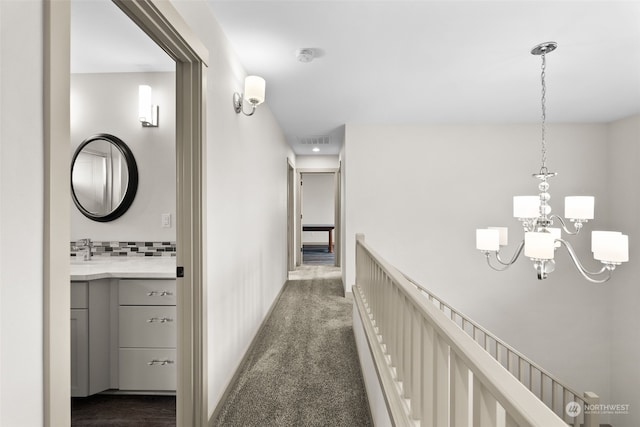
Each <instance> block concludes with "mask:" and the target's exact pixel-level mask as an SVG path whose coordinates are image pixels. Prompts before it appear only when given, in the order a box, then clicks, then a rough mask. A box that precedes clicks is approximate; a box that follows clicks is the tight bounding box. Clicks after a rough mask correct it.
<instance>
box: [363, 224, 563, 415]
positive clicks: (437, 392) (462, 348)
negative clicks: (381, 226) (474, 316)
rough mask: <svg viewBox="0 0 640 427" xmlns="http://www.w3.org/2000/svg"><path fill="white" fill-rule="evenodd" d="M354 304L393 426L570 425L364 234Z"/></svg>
mask: <svg viewBox="0 0 640 427" xmlns="http://www.w3.org/2000/svg"><path fill="white" fill-rule="evenodd" d="M354 300H355V303H356V306H357V307H358V311H359V313H360V316H361V319H362V321H363V325H364V326H365V333H366V335H367V338H368V342H369V346H370V348H371V349H372V354H373V356H374V362H375V365H376V369H377V371H378V375H379V377H380V379H381V383H382V387H383V390H384V394H385V396H386V399H387V406H388V408H389V410H390V413H391V417H392V420H393V422H394V423H395V424H396V425H411V424H414V423H415V422H419V423H420V425H421V426H430V425H434V426H442V425H465V426H468V425H469V423H470V422H471V424H472V425H474V426H485V425H487V426H495V425H498V423H499V421H498V420H499V419H501V418H502V423H504V425H506V426H515V425H519V426H545V427H554V426H558V427H560V426H562V427H564V426H566V424H565V422H564V421H563V420H562V419H561V418H559V417H558V416H557V415H556V414H555V413H554V412H553V411H552V410H551V409H549V408H548V407H547V406H546V405H545V404H544V403H543V402H542V401H540V400H539V399H537V398H536V396H534V395H533V394H532V393H531V392H530V391H529V390H528V389H527V388H526V387H525V386H524V385H523V384H521V383H520V382H519V381H518V380H517V379H516V378H514V377H513V375H511V374H510V373H509V372H508V371H507V370H505V369H504V367H503V366H502V365H501V364H500V363H499V362H498V361H497V360H496V359H495V358H493V357H492V356H491V355H490V354H488V353H487V352H486V351H484V350H483V349H482V348H479V346H478V344H477V342H476V341H475V340H473V339H472V338H471V337H470V336H468V335H467V334H466V333H465V332H464V331H463V330H461V329H460V328H459V327H458V326H456V325H455V324H454V323H452V322H451V320H450V319H449V318H448V317H447V316H446V315H445V314H444V313H443V312H442V311H440V310H439V309H438V308H436V307H435V306H434V305H433V303H431V302H429V300H428V299H426V298H424V296H423V295H422V294H421V293H420V291H419V290H418V289H417V288H416V287H415V286H414V285H413V284H412V283H411V282H410V281H409V280H408V279H407V278H406V277H405V276H404V275H403V274H402V273H400V272H399V271H398V270H397V269H396V268H395V267H393V266H392V265H390V264H389V263H387V262H386V261H385V260H384V259H382V258H381V257H380V256H379V255H378V254H377V253H375V251H374V250H373V249H372V248H371V247H369V246H368V245H367V244H366V243H365V242H364V236H362V235H358V236H357V239H356V284H355V286H354ZM374 349H375V350H374ZM470 408H471V409H470Z"/></svg>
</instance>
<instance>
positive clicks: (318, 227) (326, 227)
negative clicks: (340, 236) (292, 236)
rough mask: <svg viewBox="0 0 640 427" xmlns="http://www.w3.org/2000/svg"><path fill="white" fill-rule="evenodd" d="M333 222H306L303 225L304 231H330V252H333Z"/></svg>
mask: <svg viewBox="0 0 640 427" xmlns="http://www.w3.org/2000/svg"><path fill="white" fill-rule="evenodd" d="M334 228H335V226H334V225H333V224H306V225H303V226H302V231H328V232H329V252H330V253H331V252H333V229H334Z"/></svg>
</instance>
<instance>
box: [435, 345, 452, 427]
mask: <svg viewBox="0 0 640 427" xmlns="http://www.w3.org/2000/svg"><path fill="white" fill-rule="evenodd" d="M435 357H436V372H435V374H436V408H435V409H436V425H437V426H446V425H448V424H449V345H448V344H447V343H446V342H445V341H444V340H443V339H442V338H441V337H440V336H438V335H436V339H435Z"/></svg>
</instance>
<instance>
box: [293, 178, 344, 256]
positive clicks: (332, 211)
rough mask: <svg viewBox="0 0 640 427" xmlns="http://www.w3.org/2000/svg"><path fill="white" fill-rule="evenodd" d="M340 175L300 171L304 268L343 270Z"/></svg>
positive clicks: (300, 240)
mask: <svg viewBox="0 0 640 427" xmlns="http://www.w3.org/2000/svg"><path fill="white" fill-rule="evenodd" d="M338 177H339V174H338V171H334V170H332V171H304V170H301V171H300V192H299V195H300V197H299V199H298V200H299V203H298V206H299V209H300V215H299V216H298V218H300V239H299V243H300V244H299V248H300V264H302V265H328V266H339V256H338V254H337V253H336V252H337V251H336V248H337V247H338V244H337V242H336V241H337V240H338V236H339V232H340V229H339V199H338V188H339V187H338Z"/></svg>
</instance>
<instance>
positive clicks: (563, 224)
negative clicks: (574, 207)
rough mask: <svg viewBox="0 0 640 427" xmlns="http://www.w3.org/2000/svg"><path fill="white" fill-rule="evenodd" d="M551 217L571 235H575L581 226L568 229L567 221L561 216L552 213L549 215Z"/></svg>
mask: <svg viewBox="0 0 640 427" xmlns="http://www.w3.org/2000/svg"><path fill="white" fill-rule="evenodd" d="M551 219H557V220H558V221H559V222H560V225H561V226H562V229H563V230H564V232H565V233H567V234H569V235H571V236H575V235H576V234H578V233H580V230H582V227H576V228H575V229H574V230H573V231H571V230H569V229H568V228H567V222H566V221H565V220H564V218H562V217H561V216H558V215H555V214H553V215H551ZM580 225H582V224H580Z"/></svg>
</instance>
